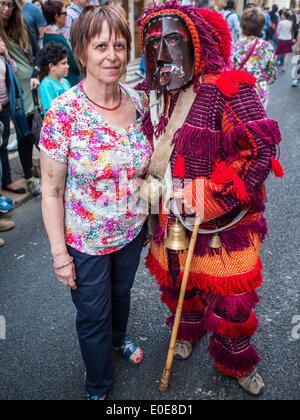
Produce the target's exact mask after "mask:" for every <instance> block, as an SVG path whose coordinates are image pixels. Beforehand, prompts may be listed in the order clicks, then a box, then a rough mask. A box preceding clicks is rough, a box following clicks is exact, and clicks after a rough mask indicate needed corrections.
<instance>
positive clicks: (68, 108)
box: [40, 82, 152, 255]
mask: <svg viewBox="0 0 300 420" xmlns="http://www.w3.org/2000/svg"><path fill="white" fill-rule="evenodd" d="M121 87H122V89H123V91H125V92H126V93H127V94H128V95H129V97H130V98H131V100H132V102H133V104H134V106H135V108H136V111H137V120H136V121H135V122H134V123H133V124H131V125H129V126H128V127H127V128H125V129H119V128H114V127H111V126H109V124H108V123H106V122H105V121H104V120H103V119H102V118H101V116H100V115H99V114H98V113H97V112H96V110H95V109H94V108H93V106H92V105H91V103H90V101H89V100H88V98H87V96H86V95H85V92H84V90H83V82H81V83H79V85H76V86H75V87H73V88H72V89H70V90H69V91H67V92H66V93H64V94H63V95H62V96H60V97H59V98H57V99H55V100H54V101H53V102H52V105H51V108H50V109H49V111H48V113H47V114H46V116H45V120H44V126H43V129H42V133H41V140H40V149H41V150H42V151H43V152H45V153H46V154H47V155H48V156H50V157H51V158H52V159H54V160H55V161H57V162H60V163H64V164H66V163H67V179H66V188H65V232H66V242H67V245H69V246H70V247H72V248H74V249H76V250H77V251H79V252H82V253H84V254H88V255H106V254H110V253H112V252H115V251H118V250H120V249H121V248H123V247H124V246H126V245H127V244H129V243H130V242H131V241H132V240H133V239H135V237H136V236H137V235H138V234H139V233H140V231H141V229H142V227H143V225H144V223H145V221H146V219H147V216H148V214H147V213H148V208H147V205H146V204H145V202H144V201H143V200H141V199H139V197H138V194H137V192H138V189H139V185H140V183H141V181H142V178H143V176H144V175H145V173H146V171H147V168H148V165H149V163H150V158H151V154H152V148H151V145H150V143H149V141H148V140H147V138H146V136H144V134H143V133H142V130H141V128H142V120H143V116H144V114H145V113H146V111H147V110H148V106H149V103H148V98H147V96H146V95H145V93H144V92H136V91H134V90H133V89H130V88H128V87H125V86H124V85H121Z"/></svg>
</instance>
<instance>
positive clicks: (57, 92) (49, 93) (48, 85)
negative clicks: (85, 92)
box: [39, 76, 71, 114]
mask: <svg viewBox="0 0 300 420" xmlns="http://www.w3.org/2000/svg"><path fill="white" fill-rule="evenodd" d="M69 89H71V85H70V83H69V82H68V80H67V79H64V78H62V79H61V82H58V81H57V80H55V79H52V78H51V77H49V76H46V77H45V78H44V79H43V81H42V83H41V85H40V89H39V93H40V97H41V100H42V105H43V111H44V114H46V113H47V112H48V109H49V108H50V105H51V103H52V101H53V100H54V99H55V98H57V97H58V96H61V95H62V94H63V93H65V92H66V91H67V90H69Z"/></svg>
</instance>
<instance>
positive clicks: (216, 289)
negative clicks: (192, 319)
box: [146, 251, 263, 296]
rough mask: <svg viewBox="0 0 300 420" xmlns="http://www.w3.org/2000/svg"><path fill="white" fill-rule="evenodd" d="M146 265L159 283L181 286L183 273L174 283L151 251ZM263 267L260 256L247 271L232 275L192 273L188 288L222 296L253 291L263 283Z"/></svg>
mask: <svg viewBox="0 0 300 420" xmlns="http://www.w3.org/2000/svg"><path fill="white" fill-rule="evenodd" d="M146 267H147V268H148V269H149V271H150V274H151V275H152V276H155V278H156V281H157V283H158V284H160V285H162V286H169V287H171V288H173V289H176V288H178V287H180V285H181V282H182V278H183V273H180V276H179V277H178V281H177V284H176V285H173V279H172V276H171V274H170V273H169V271H165V270H164V269H163V268H162V267H161V266H160V264H159V263H158V261H157V260H156V259H155V258H154V256H153V255H152V253H151V251H150V252H149V254H148V257H147V258H146ZM262 268H263V265H262V262H261V260H260V258H258V261H257V264H256V266H255V267H254V268H253V269H252V270H250V271H248V272H247V273H241V274H235V275H231V276H211V275H209V274H204V273H190V275H189V279H188V284H187V290H192V289H199V290H204V291H205V292H209V291H212V292H213V293H214V294H215V295H221V296H233V295H238V294H240V293H245V292H252V291H253V290H255V289H257V288H258V287H260V286H261V285H262V282H263V278H262V274H261V270H262Z"/></svg>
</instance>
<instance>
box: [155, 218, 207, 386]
mask: <svg viewBox="0 0 300 420" xmlns="http://www.w3.org/2000/svg"><path fill="white" fill-rule="evenodd" d="M200 224H201V219H200V217H197V219H196V223H195V227H194V231H193V235H192V238H191V242H190V246H189V250H188V255H187V259H186V264H185V268H184V275H183V280H182V284H181V289H180V296H179V302H178V306H177V310H176V315H175V321H174V325H173V330H172V336H171V341H170V346H169V351H168V357H167V361H166V364H165V368H164V371H163V374H162V377H161V382H160V387H159V390H160V391H161V392H166V391H167V389H168V386H169V379H170V373H171V369H172V365H173V359H174V352H175V345H176V340H177V335H178V329H179V323H180V319H181V315H182V306H183V302H184V298H185V292H186V286H187V282H188V278H189V273H190V268H191V263H192V259H193V256H194V250H195V245H196V240H197V235H198V230H199V227H200Z"/></svg>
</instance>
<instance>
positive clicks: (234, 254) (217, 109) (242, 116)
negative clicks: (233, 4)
mask: <svg viewBox="0 0 300 420" xmlns="http://www.w3.org/2000/svg"><path fill="white" fill-rule="evenodd" d="M138 24H139V25H140V27H141V40H142V44H143V48H144V53H145V59H146V80H145V81H144V82H143V83H142V84H140V85H139V86H138V89H141V90H144V91H145V92H146V93H147V94H149V95H150V97H151V91H155V92H157V98H156V100H154V105H153V103H152V104H151V106H154V107H155V105H157V104H158V103H159V105H158V108H159V115H158V116H157V113H156V118H153V116H152V118H151V112H148V114H147V115H146V118H145V120H144V132H145V134H147V136H148V138H149V139H150V140H151V141H152V142H153V143H154V145H155V144H157V143H158V142H159V138H160V136H161V135H162V134H163V133H164V132H165V131H168V123H169V120H170V119H171V117H172V114H173V112H175V111H174V109H175V110H176V103H177V101H178V97H179V94H180V93H181V92H182V91H183V90H185V91H186V90H188V88H191V87H192V91H193V97H192V100H190V101H189V99H188V98H187V99H186V103H187V104H188V106H189V110H188V114H187V117H186V119H185V121H184V122H183V123H182V125H181V126H180V127H179V128H178V129H177V130H176V132H175V133H174V134H173V135H172V144H173V147H174V149H173V151H172V155H171V158H170V164H169V167H170V171H171V178H172V188H173V190H174V191H181V192H182V194H183V196H184V203H185V204H186V207H187V208H188V209H192V210H193V212H195V213H197V214H201V215H202V220H203V222H202V225H201V232H203V231H204V232H205V233H199V234H198V237H197V242H196V247H195V251H194V256H193V260H192V264H191V271H190V274H189V279H188V284H187V293H186V296H185V301H184V304H183V314H182V318H181V322H180V325H179V331H178V336H177V337H178V341H177V345H176V350H175V354H176V355H177V357H181V358H186V357H188V356H189V354H190V353H191V351H192V344H193V343H195V342H196V341H199V340H200V339H201V338H202V337H203V336H204V335H205V334H207V333H211V338H210V345H209V348H208V351H209V353H210V354H211V356H212V358H213V359H214V362H215V365H216V367H217V368H218V369H219V370H220V371H221V372H222V373H224V374H226V375H230V376H232V377H235V378H237V379H238V381H239V383H240V385H241V386H242V387H243V388H244V389H246V390H247V391H249V392H250V393H252V394H254V395H258V394H259V393H260V392H261V390H262V389H263V387H264V384H263V381H262V378H261V377H260V375H259V374H258V373H257V372H256V371H255V369H254V368H255V366H256V365H257V364H258V362H259V356H258V353H257V351H256V349H255V348H254V347H253V346H252V345H251V343H250V340H251V337H252V336H253V335H254V333H255V331H256V330H257V327H258V319H257V317H256V316H255V314H254V312H253V309H254V308H255V306H256V304H257V303H258V301H259V298H258V295H257V293H256V290H257V288H259V287H260V286H261V284H262V274H261V271H262V262H261V260H260V258H259V249H260V244H261V242H262V241H263V240H264V238H265V235H266V233H267V225H266V220H265V218H264V216H263V212H264V209H265V205H264V202H265V201H266V200H265V198H266V197H265V189H264V182H265V180H266V178H267V177H268V175H269V173H270V172H271V171H273V172H275V175H276V176H283V171H282V168H281V166H280V164H279V162H278V160H277V157H278V153H279V146H278V144H279V142H280V140H281V135H280V131H279V127H278V124H277V122H275V121H274V120H271V119H269V118H268V117H267V116H266V113H265V111H264V108H263V106H262V104H261V102H260V100H259V98H258V96H257V94H256V91H255V82H256V80H255V78H254V77H253V76H252V75H250V74H248V73H247V72H244V71H233V70H231V64H230V63H231V61H230V59H231V42H232V41H231V35H230V31H229V29H228V26H227V24H226V22H225V20H224V19H223V17H222V16H221V15H220V14H219V13H216V12H213V11H210V10H205V9H199V8H196V7H192V6H179V5H178V3H177V2H176V1H171V2H169V3H167V4H165V5H162V6H154V8H153V9H147V10H145V11H144V15H143V16H142V18H141V19H140V20H139V21H138ZM152 102H153V101H152ZM188 102H190V103H188ZM152 114H153V113H152ZM154 114H155V113H154ZM155 119H156V121H155ZM199 181H200V182H202V185H203V189H202V191H203V193H202V194H199V195H197V188H196V183H197V182H199ZM188 213H189V212H188V211H186V215H185V214H183V216H182V217H183V218H185V216H186V219H185V220H188ZM175 220H176V216H175V215H174V213H173V212H172V211H171V212H169V214H165V213H164V212H163V210H162V205H160V211H159V217H158V221H157V223H156V225H155V229H154V235H153V236H152V239H151V246H150V251H149V255H148V257H147V267H148V268H149V270H150V273H151V274H152V275H154V276H155V278H156V280H157V282H158V284H159V285H160V288H161V292H162V301H163V302H164V303H165V304H166V305H167V306H168V308H169V309H170V311H171V313H172V315H171V316H170V317H169V318H168V319H167V324H168V325H169V326H171V327H172V326H173V323H174V313H175V311H176V307H177V303H178V298H179V292H180V286H181V281H182V277H183V272H184V266H185V262H186V256H187V251H179V252H174V251H170V250H168V249H167V248H166V246H165V242H164V241H165V240H166V238H167V235H168V231H169V229H170V226H171V225H172V224H174V222H175ZM206 231H207V232H206ZM187 232H188V234H190V232H189V230H188V229H187ZM208 232H209V233H208ZM216 232H217V234H218V237H217V238H216V236H215V235H216ZM215 239H217V242H219V244H217V245H215Z"/></svg>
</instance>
